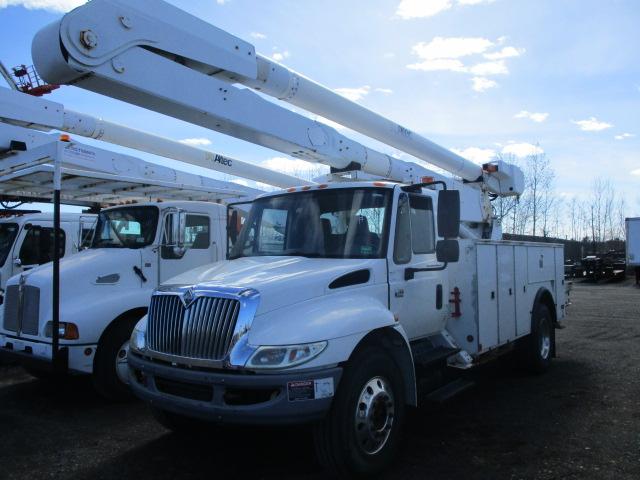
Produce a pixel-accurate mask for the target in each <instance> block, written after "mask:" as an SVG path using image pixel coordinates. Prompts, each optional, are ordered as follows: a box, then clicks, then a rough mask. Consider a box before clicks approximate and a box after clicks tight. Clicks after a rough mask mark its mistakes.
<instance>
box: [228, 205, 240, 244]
mask: <svg viewBox="0 0 640 480" xmlns="http://www.w3.org/2000/svg"><path fill="white" fill-rule="evenodd" d="M227 233H228V235H229V240H230V243H231V244H232V245H233V244H235V243H236V240H238V211H237V210H232V212H231V215H230V216H229V217H228V222H227Z"/></svg>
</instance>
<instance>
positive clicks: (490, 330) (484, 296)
mask: <svg viewBox="0 0 640 480" xmlns="http://www.w3.org/2000/svg"><path fill="white" fill-rule="evenodd" d="M477 248H478V253H477V263H478V275H477V279H478V342H479V346H478V350H479V351H480V352H484V351H486V350H489V349H491V348H493V347H495V346H496V345H498V271H497V258H496V256H497V249H496V245H493V244H478V247H477Z"/></svg>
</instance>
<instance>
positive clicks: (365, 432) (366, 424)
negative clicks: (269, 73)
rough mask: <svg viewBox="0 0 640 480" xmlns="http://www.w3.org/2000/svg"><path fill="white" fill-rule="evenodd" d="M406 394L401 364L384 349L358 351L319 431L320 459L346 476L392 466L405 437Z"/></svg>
mask: <svg viewBox="0 0 640 480" xmlns="http://www.w3.org/2000/svg"><path fill="white" fill-rule="evenodd" d="M404 415H405V395H404V385H403V381H402V377H401V376H400V374H399V368H398V366H397V365H396V363H395V362H394V361H393V359H392V358H391V357H390V356H389V355H387V354H386V353H384V351H381V350H380V349H378V348H367V349H366V350H362V351H360V352H358V353H357V354H356V356H355V357H354V358H353V359H352V360H351V361H350V362H349V365H348V366H347V368H346V369H345V372H344V375H343V377H342V380H341V381H340V385H339V388H338V391H337V394H336V397H335V398H334V400H333V404H332V406H331V410H330V411H329V414H328V416H327V418H326V419H324V420H323V421H322V422H321V423H319V424H317V425H316V427H315V430H314V440H315V446H316V454H317V456H318V459H319V461H320V463H321V464H322V465H323V467H325V468H326V469H327V470H329V471H330V472H331V473H333V474H334V475H337V476H340V477H352V476H368V475H373V474H376V473H378V472H380V471H381V470H383V469H384V468H386V467H387V466H388V465H389V464H390V463H391V461H392V459H393V457H394V454H395V451H396V450H397V446H398V443H399V440H400V432H401V429H402V423H403V421H404Z"/></svg>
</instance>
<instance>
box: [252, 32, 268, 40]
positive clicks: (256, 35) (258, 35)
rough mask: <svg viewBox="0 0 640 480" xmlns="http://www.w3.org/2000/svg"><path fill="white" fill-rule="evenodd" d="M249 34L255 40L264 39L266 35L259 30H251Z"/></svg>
mask: <svg viewBox="0 0 640 480" xmlns="http://www.w3.org/2000/svg"><path fill="white" fill-rule="evenodd" d="M250 35H251V36H252V37H253V38H255V39H257V40H264V39H265V38H267V36H266V35H265V34H264V33H260V32H251V33H250Z"/></svg>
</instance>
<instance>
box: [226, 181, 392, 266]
mask: <svg viewBox="0 0 640 480" xmlns="http://www.w3.org/2000/svg"><path fill="white" fill-rule="evenodd" d="M390 199H391V191H390V190H388V189H381V188H351V189H346V188H345V189H330V190H313V191H309V192H300V193H295V194H287V195H279V196H275V197H266V198H262V199H258V200H256V201H255V202H254V203H253V206H252V208H251V211H250V213H249V218H248V220H247V221H246V222H245V223H244V225H243V227H242V230H241V232H240V235H239V237H238V241H237V242H236V243H235V245H234V246H233V249H232V250H231V253H230V255H229V258H230V259H234V258H239V257H253V256H263V255H276V256H304V257H326V258H381V257H384V256H385V250H386V244H387V237H388V235H387V225H388V223H389V219H388V216H389V215H388V213H389V211H390V209H389V203H390Z"/></svg>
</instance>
